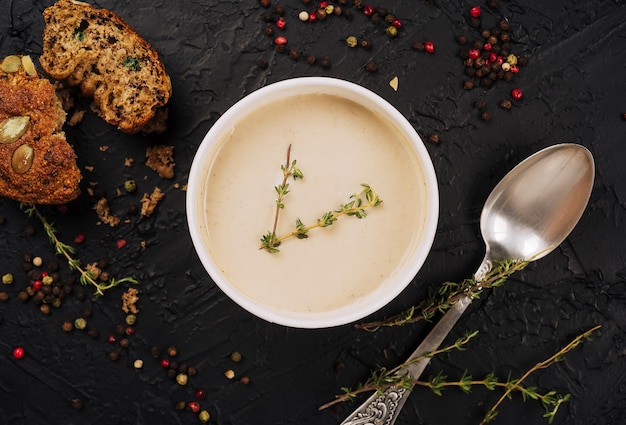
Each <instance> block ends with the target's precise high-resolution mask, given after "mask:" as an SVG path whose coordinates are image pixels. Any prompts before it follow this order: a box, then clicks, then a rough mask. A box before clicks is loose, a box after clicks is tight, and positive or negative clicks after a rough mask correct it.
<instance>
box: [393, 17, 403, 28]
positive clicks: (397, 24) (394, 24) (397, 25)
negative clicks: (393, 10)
mask: <svg viewBox="0 0 626 425" xmlns="http://www.w3.org/2000/svg"><path fill="white" fill-rule="evenodd" d="M391 26H394V27H396V28H398V29H400V28H402V21H400V20H399V19H394V20H393V21H391Z"/></svg>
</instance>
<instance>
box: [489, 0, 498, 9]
mask: <svg viewBox="0 0 626 425" xmlns="http://www.w3.org/2000/svg"><path fill="white" fill-rule="evenodd" d="M498 6H499V2H498V0H487V7H488V8H489V9H491V10H497V9H498Z"/></svg>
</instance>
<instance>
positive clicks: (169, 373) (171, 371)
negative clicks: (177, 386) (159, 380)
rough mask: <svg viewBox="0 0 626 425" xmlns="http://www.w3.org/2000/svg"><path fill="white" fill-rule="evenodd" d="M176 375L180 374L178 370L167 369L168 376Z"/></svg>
mask: <svg viewBox="0 0 626 425" xmlns="http://www.w3.org/2000/svg"><path fill="white" fill-rule="evenodd" d="M176 375H178V372H176V369H168V370H167V376H168V378H172V379H174V378H176Z"/></svg>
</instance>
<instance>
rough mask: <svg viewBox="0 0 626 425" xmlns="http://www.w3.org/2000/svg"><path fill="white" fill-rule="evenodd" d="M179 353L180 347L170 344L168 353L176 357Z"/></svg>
mask: <svg viewBox="0 0 626 425" xmlns="http://www.w3.org/2000/svg"><path fill="white" fill-rule="evenodd" d="M177 354H178V349H177V348H176V347H174V346H173V345H170V346H169V347H168V348H167V355H168V356H170V357H175V356H176V355H177Z"/></svg>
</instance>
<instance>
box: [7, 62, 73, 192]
mask: <svg viewBox="0 0 626 425" xmlns="http://www.w3.org/2000/svg"><path fill="white" fill-rule="evenodd" d="M0 99H2V102H0V122H2V121H4V120H5V119H7V118H11V117H19V116H22V117H23V116H28V117H29V118H30V120H29V123H28V128H27V130H26V133H25V134H24V135H23V136H22V137H20V138H19V139H18V140H16V141H14V142H11V143H0V195H1V196H5V197H8V198H11V199H15V200H17V201H20V202H26V203H34V204H62V203H66V202H69V201H72V200H74V199H76V198H77V197H78V195H79V194H80V189H79V187H78V184H79V182H80V180H81V173H80V170H79V169H78V167H77V165H76V154H75V153H74V150H73V149H72V147H71V146H70V145H69V143H68V142H67V141H66V139H65V133H64V132H63V131H62V126H63V123H64V122H65V117H66V115H65V111H63V108H62V106H61V101H60V100H59V98H58V97H57V95H56V93H55V89H54V86H53V85H52V83H50V81H48V80H47V79H45V78H39V76H36V75H28V74H27V73H26V72H25V71H24V69H23V68H21V69H20V70H18V71H17V72H11V73H6V72H3V71H1V70H0ZM23 145H27V146H30V147H31V148H32V149H33V161H32V165H31V166H30V168H29V169H28V170H27V171H26V172H23V173H18V172H16V171H15V169H14V167H13V166H12V162H11V158H12V156H13V153H14V152H15V151H16V149H18V148H19V147H20V146H23Z"/></svg>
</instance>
